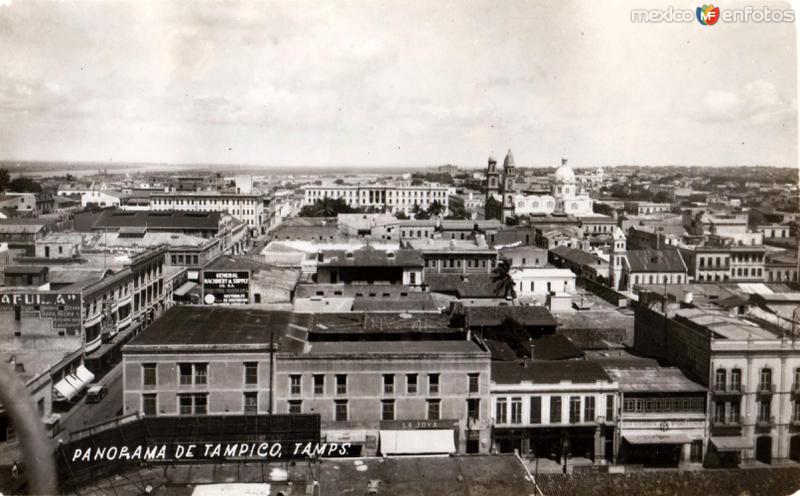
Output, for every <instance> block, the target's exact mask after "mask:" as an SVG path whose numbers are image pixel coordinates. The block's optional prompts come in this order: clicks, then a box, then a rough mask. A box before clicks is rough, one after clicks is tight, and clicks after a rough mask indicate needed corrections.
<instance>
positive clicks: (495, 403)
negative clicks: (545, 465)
mask: <svg viewBox="0 0 800 496" xmlns="http://www.w3.org/2000/svg"><path fill="white" fill-rule="evenodd" d="M491 395H492V398H491V400H492V412H493V415H492V423H493V425H494V436H493V448H494V449H495V450H496V451H499V452H501V453H510V452H513V451H514V450H518V451H519V453H520V454H522V455H528V454H534V455H535V456H536V457H541V458H550V457H554V458H555V459H556V460H557V461H562V460H563V458H564V457H566V456H567V455H568V454H571V456H575V457H584V458H588V459H589V460H593V461H600V460H607V461H612V460H614V458H615V455H616V452H617V436H616V432H615V428H616V417H617V411H618V408H619V398H618V395H619V384H618V383H617V381H616V380H614V379H612V378H610V377H609V376H608V374H606V372H605V371H604V370H603V368H602V367H601V366H600V365H598V364H597V363H596V362H592V361H585V360H575V361H571V360H566V361H528V360H525V361H521V362H519V361H514V362H500V361H495V362H492V381H491Z"/></svg>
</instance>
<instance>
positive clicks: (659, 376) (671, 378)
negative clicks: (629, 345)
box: [605, 364, 706, 393]
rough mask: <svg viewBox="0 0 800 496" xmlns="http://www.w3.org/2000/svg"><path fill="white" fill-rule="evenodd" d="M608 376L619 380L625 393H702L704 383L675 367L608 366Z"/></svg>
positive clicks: (704, 389) (606, 368)
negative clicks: (692, 379) (690, 378)
mask: <svg viewBox="0 0 800 496" xmlns="http://www.w3.org/2000/svg"><path fill="white" fill-rule="evenodd" d="M605 370H606V372H607V373H608V376H609V377H611V379H612V380H615V381H617V382H619V387H620V389H621V390H622V391H623V392H624V393H637V392H638V393H652V392H659V393H661V392H663V393H702V392H705V391H706V388H704V387H703V386H702V385H700V384H698V383H696V382H694V381H691V380H689V378H687V377H686V376H685V375H683V372H681V371H680V369H678V368H675V367H646V366H645V367H641V366H638V364H634V366H633V367H629V368H623V367H614V366H611V365H609V366H606V367H605Z"/></svg>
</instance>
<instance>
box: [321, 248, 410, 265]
mask: <svg viewBox="0 0 800 496" xmlns="http://www.w3.org/2000/svg"><path fill="white" fill-rule="evenodd" d="M323 257H324V261H322V262H318V263H317V265H318V266H321V267H422V266H423V265H424V262H423V260H422V257H421V256H420V254H419V252H418V251H416V250H403V249H401V250H396V251H387V250H378V249H375V248H372V247H371V246H369V245H368V246H365V247H363V248H359V249H357V250H353V251H346V250H325V251H323Z"/></svg>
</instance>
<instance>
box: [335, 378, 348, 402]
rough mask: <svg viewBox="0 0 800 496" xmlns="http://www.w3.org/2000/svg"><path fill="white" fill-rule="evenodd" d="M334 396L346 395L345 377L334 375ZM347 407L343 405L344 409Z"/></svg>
mask: <svg viewBox="0 0 800 496" xmlns="http://www.w3.org/2000/svg"><path fill="white" fill-rule="evenodd" d="M336 394H347V375H346V374H336ZM346 407H347V405H346V404H345V408H346Z"/></svg>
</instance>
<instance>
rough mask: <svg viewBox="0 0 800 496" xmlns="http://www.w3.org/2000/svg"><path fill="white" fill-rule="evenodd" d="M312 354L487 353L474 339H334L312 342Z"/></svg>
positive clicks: (310, 350) (310, 351)
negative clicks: (331, 340)
mask: <svg viewBox="0 0 800 496" xmlns="http://www.w3.org/2000/svg"><path fill="white" fill-rule="evenodd" d="M308 352H309V353H311V354H327V353H336V354H339V353H342V354H364V353H373V354H374V353H377V354H387V355H395V354H406V353H413V354H417V353H422V354H425V353H433V354H440V353H486V354H488V352H485V351H483V350H482V349H481V348H480V347H479V346H478V345H477V344H476V343H474V342H472V341H467V340H466V339H464V340H459V341H450V340H448V341H333V342H312V343H311V348H310V349H309V351H308Z"/></svg>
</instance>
